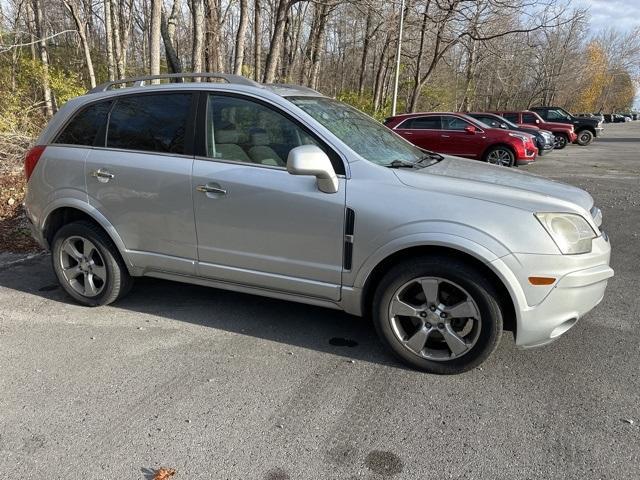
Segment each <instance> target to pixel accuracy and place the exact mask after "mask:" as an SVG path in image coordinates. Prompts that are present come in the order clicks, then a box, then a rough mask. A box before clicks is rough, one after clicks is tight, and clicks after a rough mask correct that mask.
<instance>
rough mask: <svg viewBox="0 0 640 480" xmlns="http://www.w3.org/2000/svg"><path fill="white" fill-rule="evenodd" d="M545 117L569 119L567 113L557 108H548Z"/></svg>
mask: <svg viewBox="0 0 640 480" xmlns="http://www.w3.org/2000/svg"><path fill="white" fill-rule="evenodd" d="M547 118H548V119H549V120H570V118H569V116H568V115H566V114H564V113H562V112H561V111H559V110H549V111H548V112H547Z"/></svg>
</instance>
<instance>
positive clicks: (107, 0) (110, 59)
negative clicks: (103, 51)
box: [104, 0, 116, 81]
mask: <svg viewBox="0 0 640 480" xmlns="http://www.w3.org/2000/svg"><path fill="white" fill-rule="evenodd" d="M104 30H105V34H106V36H107V42H106V43H107V69H108V70H109V80H111V81H113V80H115V78H116V65H115V61H114V56H113V26H112V24H111V0H104Z"/></svg>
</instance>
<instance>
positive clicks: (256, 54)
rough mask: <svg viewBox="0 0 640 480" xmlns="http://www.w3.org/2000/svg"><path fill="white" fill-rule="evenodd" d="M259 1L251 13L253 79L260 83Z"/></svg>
mask: <svg viewBox="0 0 640 480" xmlns="http://www.w3.org/2000/svg"><path fill="white" fill-rule="evenodd" d="M260 1H261V0H255V6H254V11H253V79H254V80H255V81H256V82H259V81H260V78H261V77H260V67H261V63H262V42H261V41H260V40H261V37H260V34H261V27H262V25H261V24H262V6H261V5H260Z"/></svg>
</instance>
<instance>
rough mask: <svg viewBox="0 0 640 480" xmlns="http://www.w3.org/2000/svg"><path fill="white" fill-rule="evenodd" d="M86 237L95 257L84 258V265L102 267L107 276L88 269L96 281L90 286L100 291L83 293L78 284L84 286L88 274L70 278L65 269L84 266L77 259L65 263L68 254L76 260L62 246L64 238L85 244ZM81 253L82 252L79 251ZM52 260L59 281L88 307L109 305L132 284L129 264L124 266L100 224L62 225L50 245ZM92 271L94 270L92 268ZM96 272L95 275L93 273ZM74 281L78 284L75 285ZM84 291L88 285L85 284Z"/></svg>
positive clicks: (65, 289) (74, 223)
mask: <svg viewBox="0 0 640 480" xmlns="http://www.w3.org/2000/svg"><path fill="white" fill-rule="evenodd" d="M83 240H88V241H89V242H90V244H92V246H93V247H95V248H94V249H93V250H95V251H93V250H92V253H91V255H92V256H93V260H92V259H90V258H89V259H88V260H85V261H84V262H83V266H84V268H85V269H93V268H94V267H95V268H96V269H97V268H100V269H101V270H100V271H101V272H104V276H105V277H106V278H104V279H100V277H97V273H95V274H93V273H91V272H90V273H89V274H91V276H92V278H95V281H94V280H92V281H91V286H92V287H93V288H94V289H96V285H97V288H99V291H97V293H96V294H95V295H90V296H87V295H84V294H82V293H80V292H79V291H78V288H83V284H84V282H86V281H87V275H84V274H83V273H79V274H78V275H77V277H76V278H80V276H81V275H82V276H83V278H82V279H80V281H78V280H68V279H67V277H68V276H70V275H69V274H68V273H67V274H65V272H68V271H69V268H71V267H74V268H75V267H78V268H82V266H81V262H77V261H76V262H77V263H76V264H75V265H74V264H73V263H72V264H71V265H66V266H65V265H64V262H65V258H66V259H67V261H68V259H71V261H72V262H73V261H75V260H74V259H73V257H72V256H71V255H69V254H67V253H66V250H65V252H63V251H62V250H63V246H64V245H67V244H66V243H65V242H67V241H69V242H72V243H73V242H76V245H82V244H83V243H84V242H83ZM80 253H82V252H80ZM51 262H52V264H53V270H54V272H55V274H56V277H58V281H59V282H60V285H61V286H62V288H63V289H64V291H65V292H67V293H68V294H69V295H70V296H71V297H72V298H73V299H74V300H76V301H77V302H78V303H80V304H82V305H86V306H88V307H97V306H100V305H108V304H110V303H113V302H115V301H116V300H118V299H119V298H122V297H123V296H124V295H126V294H127V293H128V292H129V291H130V290H131V287H132V285H133V279H132V278H131V276H130V275H129V272H128V270H127V267H126V266H125V264H124V262H123V260H122V258H121V256H120V253H119V252H118V249H117V248H116V246H115V245H114V243H113V241H112V240H111V238H109V236H108V235H107V234H106V233H105V232H104V230H102V229H101V228H100V227H98V226H97V225H95V224H93V223H91V222H86V221H78V222H73V223H69V224H67V225H65V226H63V227H61V228H60V229H59V230H58V231H57V232H56V234H55V235H54V237H53V241H52V248H51ZM92 272H93V270H92ZM94 275H95V277H94ZM74 285H75V287H74ZM84 288H85V291H86V290H87V287H84Z"/></svg>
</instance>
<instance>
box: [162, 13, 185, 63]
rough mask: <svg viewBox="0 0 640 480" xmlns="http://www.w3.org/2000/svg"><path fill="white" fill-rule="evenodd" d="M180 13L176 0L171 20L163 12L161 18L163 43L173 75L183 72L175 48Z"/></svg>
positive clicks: (170, 16)
mask: <svg viewBox="0 0 640 480" xmlns="http://www.w3.org/2000/svg"><path fill="white" fill-rule="evenodd" d="M178 11H179V3H178V0H174V2H173V7H172V8H171V14H170V15H169V19H168V20H167V17H166V15H165V12H164V10H163V12H162V16H161V19H160V20H161V24H160V33H161V34H162V41H163V42H164V50H165V53H166V55H167V66H168V68H169V71H170V72H171V73H180V72H182V62H181V61H180V57H179V56H178V52H176V48H175V32H176V20H177V15H178Z"/></svg>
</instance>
